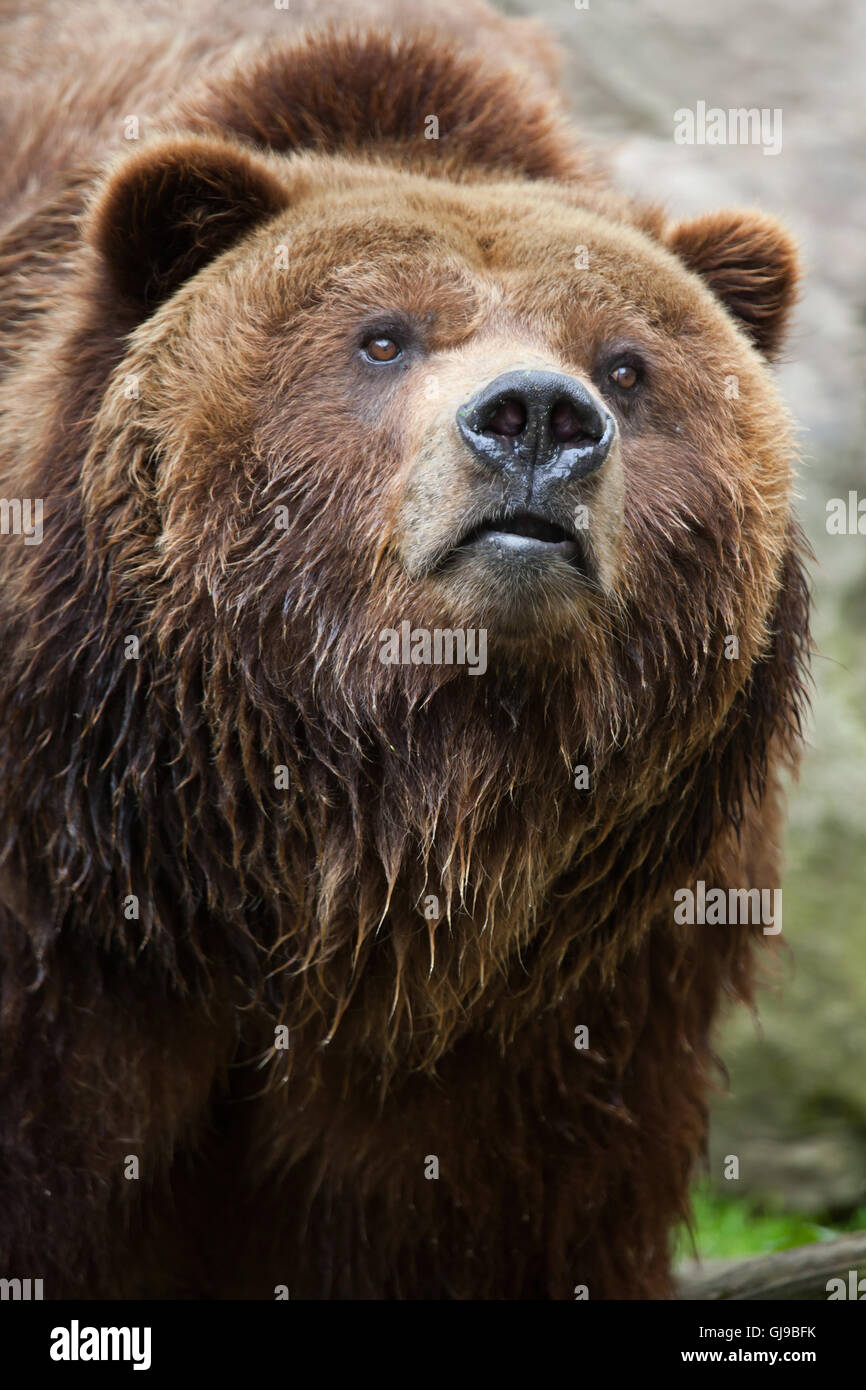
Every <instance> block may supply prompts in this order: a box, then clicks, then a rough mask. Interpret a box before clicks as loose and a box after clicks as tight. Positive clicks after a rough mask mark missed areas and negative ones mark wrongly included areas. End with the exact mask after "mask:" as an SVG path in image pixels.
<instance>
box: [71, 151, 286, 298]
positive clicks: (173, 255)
mask: <svg viewBox="0 0 866 1390" xmlns="http://www.w3.org/2000/svg"><path fill="white" fill-rule="evenodd" d="M288 202H289V193H288V190H287V189H286V187H285V186H284V185H283V184H282V183H281V181H280V180H279V178H278V177H277V176H276V175H275V174H274V173H273V172H272V171H271V169H270V168H269V167H268V165H267V164H266V163H265V161H264V160H263V159H261V158H259V157H258V156H256V155H255V154H253V153H249V154H248V153H247V152H246V151H245V150H243V149H240V148H239V147H238V146H237V145H233V144H229V143H228V142H227V141H222V140H209V139H201V138H197V137H183V138H172V137H169V138H166V139H162V140H157V141H154V142H153V143H152V144H148V145H146V146H145V147H144V148H143V149H142V150H141V151H140V152H137V153H136V154H133V155H130V156H129V157H128V158H126V159H124V160H123V161H122V162H121V163H120V164H118V165H117V166H116V168H115V169H114V170H113V171H112V172H111V173H110V174H109V176H108V179H107V180H106V182H105V184H104V185H103V187H102V189H101V191H100V193H99V194H98V195H97V198H96V201H95V203H94V205H93V206H92V207H91V210H90V214H89V218H88V226H87V232H86V235H87V236H88V239H89V240H90V242H91V244H92V245H94V246H95V247H96V250H97V251H98V252H99V255H100V257H101V260H102V262H103V264H104V266H105V269H106V271H107V273H108V277H109V283H110V288H111V292H112V294H113V295H116V296H118V297H119V298H120V299H121V300H122V301H123V303H124V305H125V307H126V308H127V310H128V311H130V312H131V314H132V317H133V318H134V319H135V320H136V321H140V320H142V319H144V318H146V317H147V316H148V315H149V314H151V313H153V311H154V310H155V309H157V308H158V307H159V305H160V304H161V303H163V301H164V300H166V299H167V298H168V297H169V296H170V295H171V294H173V293H174V291H175V290H176V289H178V288H179V286H180V285H182V284H183V282H184V281H185V280H188V279H189V278H190V276H192V275H195V274H196V273H197V271H199V270H201V269H202V267H203V266H205V265H206V264H207V263H208V262H209V261H211V260H213V259H214V258H215V257H216V256H218V255H220V254H221V253H222V252H223V251H226V250H228V248H229V247H230V246H232V245H233V244H234V243H235V242H236V241H237V240H239V238H240V237H241V236H243V235H244V233H245V232H247V231H249V230H250V229H251V228H252V227H254V226H255V225H256V224H257V223H259V222H262V221H264V220H265V219H266V218H268V217H271V216H273V215H275V214H276V213H278V212H281V211H282V210H283V209H284V208H285V207H286V206H287V205H288Z"/></svg>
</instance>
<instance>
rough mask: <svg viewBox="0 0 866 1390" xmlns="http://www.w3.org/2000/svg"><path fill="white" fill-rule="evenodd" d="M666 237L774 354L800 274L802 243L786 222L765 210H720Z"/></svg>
mask: <svg viewBox="0 0 866 1390" xmlns="http://www.w3.org/2000/svg"><path fill="white" fill-rule="evenodd" d="M666 241H667V245H668V246H669V248H670V250H671V251H673V252H674V253H675V254H676V255H677V256H679V258H680V260H682V261H684V262H685V264H686V265H687V266H688V267H689V269H690V270H693V271H694V272H695V273H696V274H697V275H700V277H701V278H702V280H703V281H704V282H705V283H706V284H707V285H708V286H709V288H710V289H711V290H712V292H713V294H714V295H715V296H716V298H717V299H719V300H721V302H722V304H724V306H725V308H726V309H727V310H728V311H729V313H731V314H733V316H734V318H735V319H737V321H738V322H739V324H740V325H741V327H743V328H744V329H745V330H746V332H747V333H748V335H749V337H750V338H751V339H752V341H753V343H754V344H755V346H756V347H757V348H758V350H759V351H760V352H762V353H763V354H764V356H765V357H769V358H772V357H774V356H775V355H776V354H777V352H778V351H779V348H780V347H781V345H782V342H783V339H784V336H785V330H786V328H787V323H788V318H789V315H790V311H791V309H792V307H793V305H794V302H795V300H796V298H797V285H798V282H799V278H800V275H799V267H798V257H797V249H796V246H795V245H794V241H793V239H792V238H791V236H790V235H789V234H788V232H787V231H786V230H785V228H784V227H783V226H782V225H781V224H780V223H779V222H777V221H776V220H775V218H772V217H768V216H766V215H765V214H764V213H760V212H740V211H731V212H716V213H707V214H706V215H705V216H703V217H696V218H692V219H689V220H688V221H685V222H679V223H677V224H676V225H675V226H674V227H673V228H672V229H671V230H670V231H669V233H668V235H667V238H666Z"/></svg>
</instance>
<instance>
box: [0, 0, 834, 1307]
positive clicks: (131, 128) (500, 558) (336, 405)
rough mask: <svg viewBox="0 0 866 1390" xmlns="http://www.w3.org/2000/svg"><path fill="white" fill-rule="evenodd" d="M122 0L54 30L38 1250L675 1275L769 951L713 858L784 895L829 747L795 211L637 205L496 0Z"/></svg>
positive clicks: (11, 1141) (16, 109) (30, 932)
mask: <svg viewBox="0 0 866 1390" xmlns="http://www.w3.org/2000/svg"><path fill="white" fill-rule="evenodd" d="M43 8H44V9H45V10H46V11H48V12H50V11H51V10H52V7H51V6H47V7H43ZM119 8H120V7H116V6H115V7H108V8H106V9H103V7H100V6H94V7H92V8H91V14H92V15H93V16H94V38H93V42H92V43H90V42H89V41H85V39H84V38H83V37H82V36H81V35H80V34H78V37H77V39H76V33H75V31H74V28H73V29H71V28H70V25H71V24H72V20H70V18H69V17H68V16H66V15H65V13H61V11H65V7H60V10H58V11H57V12H55V13H54V15H53V16H52V14H51V13H46V14H44V15H43V14H42V11H40V14H39V16H36V17H33V16H26V15H23V14H22V16H21V17H19V18H17V19H16V18H11V19H8V20H7V21H6V25H7V28H8V34H7V36H6V39H7V42H6V43H5V44H4V47H5V49H6V51H8V52H9V53H10V54H12V55H14V57H13V60H12V68H13V71H12V75H11V87H10V90H11V91H12V93H13V100H12V102H11V110H12V113H13V117H14V118H15V125H14V129H13V130H12V131H11V132H10V135H9V138H10V140H11V141H12V157H11V159H10V160H9V162H8V166H7V168H6V170H5V172H4V174H3V176H2V179H3V181H2V184H0V194H2V202H0V208H2V213H0V215H2V222H0V302H2V327H0V335H2V336H0V468H2V489H0V491H2V495H3V498H4V499H6V501H7V502H8V503H9V510H8V512H7V515H8V518H10V519H11V521H10V525H8V526H4V535H3V537H2V544H0V566H2V575H0V643H2V657H3V660H2V674H0V729H2V742H0V786H2V811H0V814H2V819H3V825H2V837H0V843H2V861H0V865H2V866H0V945H2V995H0V1035H2V1036H0V1043H2V1046H0V1069H2V1102H0V1272H2V1273H3V1275H4V1276H7V1277H16V1276H17V1277H24V1276H28V1277H39V1278H43V1280H44V1288H45V1293H46V1297H70V1296H75V1297H108V1298H112V1297H121V1298H133V1297H183V1298H233V1297H242V1298H272V1297H274V1295H275V1290H288V1292H289V1294H290V1296H291V1297H299V1298H397V1299H402V1298H461V1299H473V1298H515V1299H529V1298H533V1299H534V1298H545V1299H546V1298H555V1299H566V1298H573V1297H575V1291H576V1290H577V1291H579V1294H583V1293H586V1294H588V1296H589V1297H591V1298H662V1297H669V1296H671V1294H672V1293H673V1284H672V1278H671V1272H670V1259H669V1243H670V1232H671V1229H672V1227H673V1226H674V1224H675V1223H676V1222H678V1221H679V1220H681V1219H683V1218H684V1217H685V1216H686V1214H687V1210H688V1184H689V1180H690V1175H691V1173H692V1170H693V1167H694V1164H695V1161H696V1159H697V1158H698V1157H699V1155H700V1154H701V1152H702V1147H703V1143H704V1138H705V1131H706V1108H707V1101H708V1096H709V1094H710V1091H711V1088H712V1086H713V1084H714V1072H715V1066H716V1063H715V1058H714V1055H713V1051H712V1029H713V1025H714V1022H715V1020H716V1018H717V1016H718V1013H719V1010H720V1007H721V1005H722V1003H723V1001H724V1000H725V999H726V998H731V997H736V998H740V999H742V1000H748V999H749V998H750V992H751V987H752V977H753V973H754V964H753V953H754V949H755V947H756V946H758V945H759V944H760V943H761V942H763V941H764V940H766V939H769V938H770V937H771V936H772V934H773V932H772V931H770V932H768V930H767V926H768V924H767V923H766V922H761V921H756V920H754V919H752V920H745V921H743V920H733V921H729V922H726V923H724V924H718V923H716V924H712V923H710V922H706V923H704V924H700V923H697V924H695V923H694V922H692V923H690V922H687V921H686V922H684V921H681V920H677V914H675V906H676V902H677V895H678V894H680V895H681V894H682V893H683V891H684V890H688V891H694V892H697V891H698V889H697V885H698V884H700V883H703V884H705V885H707V886H708V887H711V888H721V889H723V890H725V893H726V894H727V893H728V892H729V890H735V893H736V892H737V891H742V890H751V889H754V888H757V889H775V888H776V887H777V886H778V882H779V833H780V825H781V815H780V792H779V783H780V777H781V775H782V773H783V771H784V770H785V769H786V768H790V767H792V766H793V765H795V764H796V760H797V749H798V745H799V739H800V720H801V713H802V708H803V700H804V686H805V680H806V677H805V665H806V660H807V654H808V594H807V585H806V581H805V578H804V572H803V564H802V544H801V541H800V539H799V535H798V532H797V528H796V524H795V522H794V521H793V519H792V515H791V502H790V499H791V487H792V459H793V446H792V442H791V435H790V427H789V423H788V420H787V417H786V414H785V411H784V409H783V407H782V405H781V403H780V401H779V399H778V396H777V394H776V391H775V388H774V385H773V382H772V377H771V372H770V368H769V366H768V361H769V359H771V358H772V356H773V355H774V354H775V352H776V351H777V350H778V347H779V345H780V343H781V340H782V334H783V332H784V327H785V322H786V318H787V315H788V312H789V309H790V307H791V304H792V302H793V298H794V294H795V287H796V277H797V272H796V258H795V253H794V251H793V248H792V246H791V243H790V240H789V238H788V236H787V234H786V233H785V232H784V230H783V229H781V228H780V227H779V226H778V225H777V224H776V223H774V222H773V221H772V220H771V219H770V218H768V217H764V216H762V215H761V214H758V213H752V212H732V213H716V214H713V215H711V216H707V217H704V218H698V219H694V220H691V221H688V222H682V223H671V222H669V221H668V220H667V219H666V218H665V217H664V215H663V214H662V213H661V212H660V211H659V210H658V209H653V208H645V207H640V206H637V205H635V204H633V203H632V202H631V201H629V200H628V199H626V198H625V197H623V196H622V195H620V194H618V193H614V192H613V191H611V190H610V189H609V188H608V187H607V186H606V183H605V180H604V177H603V175H602V174H601V173H600V172H599V171H598V169H597V168H596V167H595V165H594V163H593V161H592V160H590V159H589V158H588V156H587V155H586V154H585V153H584V152H583V151H582V150H581V148H580V145H579V143H578V142H577V140H576V138H575V137H574V135H573V133H572V131H571V129H570V127H569V125H568V123H567V122H566V120H565V118H564V117H563V115H562V112H561V110H560V107H559V104H558V100H557V98H556V97H555V95H554V94H553V93H552V91H551V90H550V89H549V85H550V82H551V56H550V51H549V48H548V46H547V44H546V42H545V40H544V39H543V37H542V36H541V35H537V34H536V33H535V31H534V30H532V29H531V27H530V28H525V27H521V26H520V25H519V24H515V23H514V22H512V21H505V20H502V19H500V18H499V17H497V16H496V15H495V14H493V12H492V11H490V10H489V9H488V8H487V6H486V5H483V4H480V3H479V4H477V5H466V4H462V3H461V4H460V5H459V6H458V5H453V6H447V7H445V10H444V11H443V10H442V7H441V6H437V33H436V34H433V33H432V32H430V31H429V30H426V29H424V28H423V23H424V20H425V17H426V18H429V12H428V11H426V10H425V7H424V6H423V5H415V6H412V5H408V4H398V3H396V0H395V3H393V4H390V5H387V4H382V5H378V6H376V5H374V4H371V5H370V6H369V7H367V8H365V11H364V15H363V16H362V17H363V18H364V19H365V21H366V20H369V21H370V25H369V27H361V28H350V29H342V28H339V27H337V28H334V29H332V30H320V29H315V30H307V29H306V28H305V27H304V25H303V24H300V25H299V24H298V23H297V17H292V18H291V21H290V19H289V17H287V16H285V15H279V14H278V15H277V17H276V18H275V17H274V15H271V16H270V17H269V19H268V22H267V24H266V23H265V20H264V19H263V18H262V17H261V16H260V15H259V17H258V18H256V17H255V16H256V15H257V14H258V13H259V9H260V8H261V7H252V6H251V7H249V12H247V10H246V8H245V7H243V6H233V7H231V8H229V7H225V9H224V10H223V9H222V8H221V7H215V6H213V5H208V6H206V7H202V8H201V10H200V11H199V9H198V8H195V10H194V11H192V10H191V15H190V17H189V19H188V20H185V21H184V23H185V24H186V25H187V27H186V28H184V27H181V28H180V29H179V31H178V29H177V26H176V22H175V20H174V19H173V18H172V16H171V14H170V13H169V9H168V7H164V6H160V5H157V4H151V5H148V6H145V7H136V16H137V18H136V23H138V24H140V25H141V31H140V34H139V36H138V42H133V43H131V42H130V40H129V38H128V36H127V37H124V31H123V29H122V27H121V26H119V24H118V23H117V22H116V20H115V18H113V17H114V16H116V14H117V11H118V9H119ZM368 9H369V14H368V12H367V10H368ZM301 10H302V13H301V16H300V18H301V19H302V20H303V18H304V12H303V7H301ZM321 11H322V7H318V10H317V15H318V14H321ZM335 12H336V11H335ZM78 13H79V14H80V13H81V12H78ZM85 13H86V11H85ZM442 15H444V19H443V21H442V24H441V25H440V24H438V19H439V18H440V17H441V16H442ZM100 17H104V18H105V24H104V25H103V24H101V23H100V22H98V21H99V20H100ZM283 20H284V21H285V32H281V31H280V29H279V27H275V26H277V25H278V21H279V22H280V23H281V22H282V21H283ZM446 21H447V22H446ZM76 22H79V21H76ZM290 23H291V27H290ZM418 25H421V26H422V27H421V28H420V29H419V28H418V27H417V26H418ZM449 25H450V27H449ZM443 28H444V30H445V33H444V36H443V33H442V32H440V30H442V29H443ZM491 36H495V37H496V39H497V40H498V49H499V50H500V51H501V53H502V54H503V55H504V56H503V57H500V58H496V57H495V56H488V55H487V53H486V52H485V51H483V50H488V49H491V48H495V47H496V45H493V44H492V43H491ZM40 53H41V54H42V60H41V62H39V64H38V76H37V72H36V67H37V55H38V54H40ZM512 54H517V55H518V56H517V57H514V59H513V60H511V58H510V57H509V55H512ZM52 91H53V93H54V95H53V97H52ZM137 113H138V114H137ZM131 117H135V118H136V120H137V122H138V124H136V123H135V122H133V123H132V124H130V118H131ZM16 499H17V502H18V503H19V504H20V509H19V512H18V513H16V512H15V505H14V504H15V500H16ZM37 506H38V511H37ZM16 515H17V516H18V517H19V518H20V525H17V527H16V525H14V524H11V523H14V522H15V521H16ZM37 516H38V518H39V520H38V526H37V521H36V518H37ZM28 527H29V529H28ZM37 540H38V543H36V542H37ZM437 634H438V635H437ZM437 654H438V659H437ZM736 900H737V901H739V899H736ZM750 901H751V900H750ZM679 915H680V916H681V915H682V914H679Z"/></svg>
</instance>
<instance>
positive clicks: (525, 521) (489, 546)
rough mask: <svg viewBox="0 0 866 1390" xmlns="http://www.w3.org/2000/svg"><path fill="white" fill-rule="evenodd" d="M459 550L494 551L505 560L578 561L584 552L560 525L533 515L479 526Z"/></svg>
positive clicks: (466, 538)
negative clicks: (545, 559)
mask: <svg viewBox="0 0 866 1390" xmlns="http://www.w3.org/2000/svg"><path fill="white" fill-rule="evenodd" d="M458 550H463V551H466V550H471V551H475V552H478V551H482V550H487V551H492V552H494V553H496V554H498V555H500V556H502V557H503V558H504V559H521V558H525V559H529V558H538V559H543V558H549V559H552V558H553V557H555V556H558V557H559V558H560V559H562V560H567V561H575V560H577V559H578V558H579V554H580V549H579V546H578V543H577V540H576V539H575V538H574V536H570V535H569V534H568V532H567V531H565V530H564V528H563V527H562V526H559V525H558V524H557V523H556V522H553V521H547V520H546V519H545V518H544V517H539V516H533V515H531V514H529V513H525V514H521V515H518V516H513V517H508V518H507V519H502V520H499V519H498V518H497V519H496V520H495V521H489V522H486V523H483V524H482V525H480V526H476V527H475V529H474V530H472V531H471V532H470V533H469V534H468V535H467V536H465V537H464V538H463V540H462V541H461V542H460V545H459V546H458Z"/></svg>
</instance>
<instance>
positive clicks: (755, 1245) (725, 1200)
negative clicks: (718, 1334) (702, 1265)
mask: <svg viewBox="0 0 866 1390" xmlns="http://www.w3.org/2000/svg"><path fill="white" fill-rule="evenodd" d="M692 1206H693V1210H694V1235H695V1245H696V1246H697V1252H698V1255H699V1256H700V1257H701V1259H704V1260H733V1259H745V1258H747V1257H748V1256H749V1255H769V1254H772V1253H773V1252H774V1251H776V1250H788V1249H789V1248H790V1247H791V1246H792V1245H810V1244H811V1243H812V1242H813V1241H816V1240H832V1238H833V1237H834V1236H838V1235H843V1234H844V1233H845V1232H846V1231H859V1230H862V1229H864V1228H866V1207H861V1208H860V1210H859V1211H857V1212H855V1214H854V1215H853V1216H852V1217H850V1218H849V1219H848V1220H846V1221H844V1222H842V1223H838V1222H834V1223H833V1224H832V1225H822V1224H821V1223H819V1222H817V1221H808V1220H806V1218H805V1217H802V1216H800V1215H798V1214H797V1213H796V1212H786V1211H767V1210H765V1209H763V1208H761V1207H759V1206H758V1205H757V1204H755V1203H752V1202H750V1201H749V1200H748V1198H744V1197H722V1196H719V1195H718V1194H717V1193H715V1192H712V1191H711V1190H710V1189H709V1188H708V1187H706V1186H704V1185H700V1186H698V1187H696V1188H695V1190H694V1191H693V1193H692ZM674 1251H675V1258H676V1259H677V1260H689V1259H692V1258H693V1255H694V1251H693V1249H692V1244H691V1240H690V1238H689V1233H688V1231H687V1230H685V1229H682V1230H680V1231H679V1232H678V1234H677V1238H676V1242H675V1245H674Z"/></svg>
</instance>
